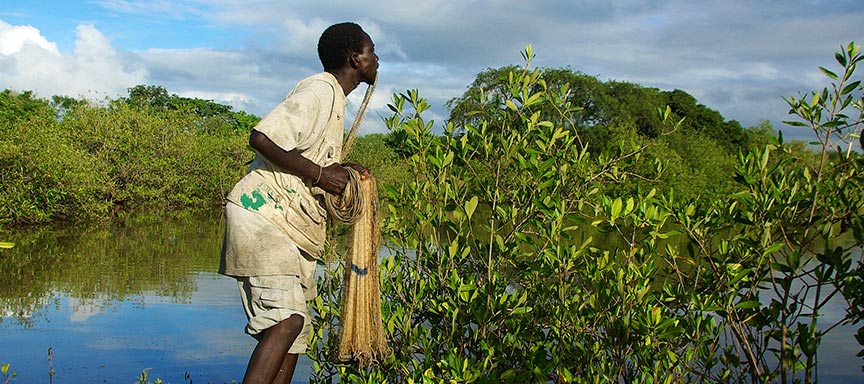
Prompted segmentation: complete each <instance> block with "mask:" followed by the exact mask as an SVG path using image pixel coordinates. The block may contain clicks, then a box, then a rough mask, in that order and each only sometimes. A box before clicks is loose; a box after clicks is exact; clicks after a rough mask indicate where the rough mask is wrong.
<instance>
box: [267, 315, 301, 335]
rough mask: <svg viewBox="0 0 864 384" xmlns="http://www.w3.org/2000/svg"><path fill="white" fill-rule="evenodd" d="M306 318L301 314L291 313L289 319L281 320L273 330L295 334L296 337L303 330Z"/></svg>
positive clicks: (285, 333)
mask: <svg viewBox="0 0 864 384" xmlns="http://www.w3.org/2000/svg"><path fill="white" fill-rule="evenodd" d="M303 323H304V319H303V316H301V315H296V314H295V315H291V316H288V318H287V319H285V320H282V321H280V322H279V323H277V324H276V325H274V326H273V331H276V332H278V333H280V334H284V335H293V336H294V337H296V336H297V334H299V333H300V331H302V330H303Z"/></svg>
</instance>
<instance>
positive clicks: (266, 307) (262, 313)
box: [237, 276, 312, 354]
mask: <svg viewBox="0 0 864 384" xmlns="http://www.w3.org/2000/svg"><path fill="white" fill-rule="evenodd" d="M237 284H238V286H239V287H240V298H241V300H242V301H243V309H245V310H246V318H247V319H249V322H248V323H247V324H246V333H248V334H249V335H251V336H252V337H254V338H256V339H260V337H261V332H263V331H264V330H265V329H267V328H270V327H272V326H274V325H276V324H277V323H279V322H280V321H282V320H285V319H287V318H289V317H291V315H300V316H303V330H302V331H300V335H298V336H297V339H296V340H295V341H294V344H292V345H291V348H290V349H289V350H288V353H297V354H302V353H306V347H307V344H308V342H309V336H310V334H311V331H312V316H311V314H310V312H309V305H308V304H307V303H306V298H305V295H304V290H303V286H302V285H301V284H300V278H298V277H297V276H251V277H238V278H237Z"/></svg>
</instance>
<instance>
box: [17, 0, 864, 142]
mask: <svg viewBox="0 0 864 384" xmlns="http://www.w3.org/2000/svg"><path fill="white" fill-rule="evenodd" d="M343 21H354V22H357V23H358V24H360V25H361V26H362V27H363V28H364V30H366V31H367V32H368V33H369V34H370V35H371V37H372V39H373V41H374V42H375V46H376V51H377V53H378V55H379V56H380V69H379V80H378V83H377V86H376V89H375V93H374V97H373V99H372V102H371V104H370V107H369V108H370V110H369V111H368V112H367V115H366V119H365V121H364V124H363V127H362V129H361V133H379V132H386V131H387V128H386V126H385V125H384V123H383V121H382V119H381V117H387V116H389V115H390V111H389V109H388V108H387V104H388V102H390V101H391V100H392V95H393V94H394V93H402V92H406V91H408V90H413V89H416V90H418V91H419V94H420V96H421V97H424V98H426V99H427V100H428V102H429V103H430V105H431V106H432V109H431V111H429V113H427V114H426V119H431V120H435V121H436V127H438V129H440V127H441V126H443V122H444V120H445V119H446V116H447V109H446V107H445V103H446V102H447V101H448V100H450V99H452V98H455V97H459V96H461V95H462V94H463V93H464V92H465V91H466V90H467V87H468V85H469V84H470V83H471V82H472V81H473V80H474V78H475V77H476V76H477V74H478V73H480V72H481V71H483V70H485V69H488V68H498V67H501V66H505V65H523V64H524V61H523V59H522V56H521V52H522V51H523V50H524V49H525V47H526V46H528V45H531V46H532V48H533V51H534V53H535V55H536V58H535V59H534V61H533V65H536V66H540V67H550V68H570V69H572V70H574V71H578V72H582V73H585V74H588V75H592V76H595V77H597V78H598V79H599V80H602V81H608V80H614V81H625V82H630V83H635V84H639V85H642V86H646V87H654V88H658V89H661V90H664V91H671V90H674V89H681V90H684V91H686V92H688V93H690V94H691V95H693V96H694V97H696V99H697V100H698V102H699V103H701V104H704V105H706V106H708V107H709V108H711V109H714V110H717V111H719V112H720V113H721V114H722V115H723V116H724V117H725V118H726V119H727V120H737V121H738V122H740V123H741V124H742V125H743V126H744V127H751V126H756V125H758V124H760V122H762V121H763V120H768V121H769V122H771V124H772V125H773V126H774V128H775V129H777V130H782V131H783V132H784V136H785V137H786V138H791V139H807V138H810V137H812V133H811V132H809V131H807V130H806V129H804V128H793V127H790V126H788V125H786V124H784V123H783V121H784V120H789V119H790V118H792V117H791V116H789V115H788V110H789V108H788V105H787V104H786V102H785V101H784V100H783V97H789V96H795V97H797V96H801V95H806V94H807V93H809V92H811V91H821V90H822V88H824V87H826V86H829V85H830V83H829V82H828V80H827V78H825V77H824V76H823V75H822V74H821V72H820V70H819V66H825V67H827V68H829V69H833V70H838V69H839V66H838V64H837V63H836V61H835V60H834V53H835V52H837V51H838V50H839V49H840V47H841V46H845V45H847V44H848V43H850V42H853V41H854V42H855V43H857V44H861V42H862V41H864V1H861V0H824V1H823V0H747V1H745V0H724V1H704V0H605V1H604V0H569V1H566V0H534V1H526V0H425V1H405V0H401V1H394V0H374V1H364V0H353V1H342V0H337V1H321V0H294V1H292V0H283V1H276V0H272V1H268V0H246V1H240V0H187V1H182V0H94V1H72V0H63V1H59V0H40V1H32V0H22V1H17V0H0V89H11V90H14V91H25V90H30V91H34V92H35V93H36V95H37V96H38V97H42V98H50V97H51V96H53V95H66V96H71V97H75V98H87V99H92V100H104V99H106V98H111V99H113V98H117V97H121V96H126V95H127V90H128V88H131V87H134V86H135V85H139V84H146V85H156V86H162V87H164V88H165V89H166V90H167V91H168V92H169V93H171V94H176V95H179V96H183V97H194V98H200V99H206V100H213V101H215V102H219V103H222V104H227V105H230V106H232V107H233V108H234V110H242V111H245V112H247V113H251V114H255V115H257V116H263V115H265V114H266V113H267V112H268V111H269V110H270V109H271V108H272V107H274V106H275V105H276V104H277V103H279V102H280V101H281V100H282V98H284V96H285V95H286V94H287V93H288V92H289V91H290V90H291V88H292V87H293V86H294V85H295V84H296V82H297V81H299V80H300V79H302V78H304V77H306V76H308V75H311V74H314V73H316V72H319V71H320V70H321V65H320V62H319V61H318V57H317V51H316V44H317V40H318V37H319V36H320V34H321V32H322V31H323V30H324V29H325V28H326V27H327V26H329V25H331V24H334V23H338V22H343ZM859 77H860V75H859ZM362 96H363V89H362V88H361V89H360V91H354V92H353V93H352V94H351V95H350V96H349V102H350V105H349V107H348V108H349V110H348V115H349V116H350V115H351V114H352V112H356V109H357V105H359V104H360V101H361V100H362ZM658 107H659V106H658Z"/></svg>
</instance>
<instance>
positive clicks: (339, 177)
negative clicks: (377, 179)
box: [315, 163, 369, 195]
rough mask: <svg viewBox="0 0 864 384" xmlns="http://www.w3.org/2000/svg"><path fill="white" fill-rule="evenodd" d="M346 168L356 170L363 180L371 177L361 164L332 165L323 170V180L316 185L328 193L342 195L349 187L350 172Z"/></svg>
mask: <svg viewBox="0 0 864 384" xmlns="http://www.w3.org/2000/svg"><path fill="white" fill-rule="evenodd" d="M345 167H351V168H352V169H354V170H356V171H357V172H358V173H359V174H360V179H361V180H363V179H365V178H366V177H367V176H369V169H368V168H366V167H364V166H362V165H359V164H354V163H345V164H330V165H328V166H326V167H324V168H321V179H320V180H318V183H317V184H315V185H316V186H318V187H319V188H321V189H323V190H324V191H325V192H327V193H330V194H333V195H341V194H342V191H344V190H345V186H346V185H348V170H346V169H345Z"/></svg>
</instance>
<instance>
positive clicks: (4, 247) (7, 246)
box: [0, 241, 15, 249]
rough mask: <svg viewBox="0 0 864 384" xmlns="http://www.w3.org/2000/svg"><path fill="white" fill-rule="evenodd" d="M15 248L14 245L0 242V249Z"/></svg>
mask: <svg viewBox="0 0 864 384" xmlns="http://www.w3.org/2000/svg"><path fill="white" fill-rule="evenodd" d="M14 246H15V243H8V242H5V241H0V249H9V248H12V247H14Z"/></svg>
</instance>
